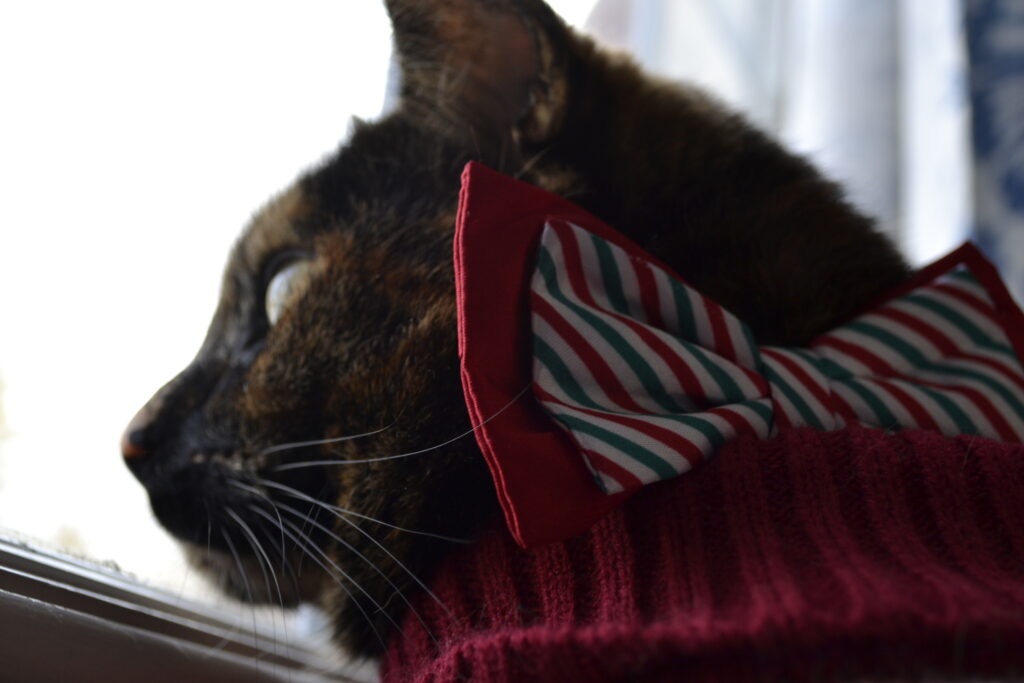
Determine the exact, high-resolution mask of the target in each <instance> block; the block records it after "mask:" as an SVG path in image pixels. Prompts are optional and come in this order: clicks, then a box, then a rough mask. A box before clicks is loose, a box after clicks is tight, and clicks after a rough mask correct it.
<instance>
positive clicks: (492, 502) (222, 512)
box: [122, 0, 908, 657]
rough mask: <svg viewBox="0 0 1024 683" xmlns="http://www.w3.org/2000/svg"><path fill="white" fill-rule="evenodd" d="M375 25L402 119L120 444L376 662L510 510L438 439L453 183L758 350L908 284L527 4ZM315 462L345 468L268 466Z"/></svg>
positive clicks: (450, 329)
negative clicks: (600, 225) (650, 266)
mask: <svg viewBox="0 0 1024 683" xmlns="http://www.w3.org/2000/svg"><path fill="white" fill-rule="evenodd" d="M386 6H387V10H388V12H389V14H390V17H391V20H392V24H393V28H394V43H395V48H396V54H397V58H398V61H399V65H400V67H401V89H400V100H399V103H398V104H397V106H396V108H395V109H394V110H393V111H392V112H391V113H389V114H387V115H385V116H383V117H382V118H380V119H379V120H377V121H374V122H370V123H366V122H356V124H355V125H354V128H353V131H352V133H351V135H350V137H349V139H348V140H347V142H345V143H344V144H343V146H342V147H341V148H340V149H339V150H338V151H337V152H336V153H335V154H334V155H333V156H331V157H330V158H328V159H327V160H326V161H324V162H323V163H321V164H320V165H319V166H318V167H316V168H314V169H313V170H311V171H309V172H308V173H306V174H305V175H303V176H302V177H301V178H299V179H298V181H297V182H296V183H295V184H294V185H293V186H292V187H291V188H290V189H287V190H286V191H284V192H283V193H282V194H280V195H279V196H278V197H276V198H275V199H273V200H272V201H271V202H270V203H269V204H268V205H267V206H266V207H265V208H264V209H263V210H262V211H261V212H260V213H259V214H258V215H257V216H256V218H255V219H254V220H253V221H252V223H251V225H249V226H248V227H247V229H246V230H245V232H244V234H243V235H242V237H241V238H240V240H239V241H238V243H237V244H236V246H235V247H234V249H233V251H232V253H231V255H230V259H229V262H228V265H227V269H226V272H225V276H224V280H223V285H222V291H221V296H220V302H219V305H218V308H217V310H216V313H215V315H214V318H213V321H212V323H211V325H210V328H209V331H208V333H207V336H206V339H205V341H204V342H203V344H202V346H201V348H200V350H199V352H198V355H197V356H196V358H195V360H194V361H193V362H192V363H191V364H190V365H189V366H188V367H187V368H186V369H185V370H184V371H183V372H182V373H181V374H180V375H178V376H177V377H176V378H174V379H173V380H171V381H170V382H169V383H168V384H167V385H166V386H164V387H163V388H162V389H160V390H159V391H158V392H157V393H156V394H155V396H154V397H153V398H152V399H151V400H150V401H149V403H147V404H146V406H144V407H143V409H142V410H141V411H140V412H139V413H138V415H137V416H136V417H135V418H134V419H133V420H132V422H131V424H130V425H129V426H128V428H127V430H126V432H125V435H124V437H123V440H122V450H123V454H124V457H125V459H126V461H127V464H128V466H129V467H130V469H131V470H132V472H133V473H134V474H135V475H136V476H137V477H138V479H139V480H140V481H141V482H142V483H143V484H144V485H145V487H146V488H147V490H148V493H149V496H150V501H151V505H152V509H153V511H154V513H155V515H156V517H157V518H158V519H159V520H160V522H161V523H162V524H163V525H164V526H165V527H166V528H167V529H168V530H169V531H170V532H171V533H172V534H173V535H174V536H176V537H177V538H178V539H180V541H181V542H182V544H183V546H184V547H185V550H186V554H187V555H188V556H189V558H190V560H191V561H192V562H193V563H194V564H195V565H197V566H199V567H201V568H203V569H204V570H205V571H206V572H207V573H208V574H209V575H210V576H211V577H213V578H214V579H215V580H217V581H218V582H219V583H220V585H221V586H222V587H223V589H224V590H225V591H227V592H228V593H229V594H232V595H234V596H236V597H238V598H241V599H243V600H248V601H253V602H268V603H279V604H280V605H282V606H290V605H296V604H298V603H300V602H313V603H316V604H319V605H320V606H321V607H323V608H324V609H325V610H326V611H327V613H328V614H329V616H330V618H331V619H332V621H333V623H334V625H335V629H336V635H337V642H338V643H339V644H340V645H342V646H343V647H344V648H345V649H347V650H349V651H350V652H351V653H354V654H356V655H361V656H368V657H372V656H375V655H379V654H380V653H381V651H382V648H384V647H385V644H386V642H387V639H388V637H389V636H390V634H392V633H393V632H394V630H395V624H396V622H398V621H399V620H400V619H401V617H402V615H403V613H404V612H405V610H407V609H408V597H409V596H410V595H411V594H412V593H413V591H416V590H421V589H422V587H423V582H426V581H428V580H429V577H430V572H431V568H432V567H433V566H435V564H436V562H437V561H438V559H439V558H440V557H441V556H442V555H443V554H444V553H445V552H446V551H448V550H449V549H450V548H451V547H452V541H451V540H446V539H445V538H439V537H438V536H444V537H452V538H456V539H471V538H472V537H473V536H474V534H476V533H478V532H479V530H480V529H482V528H483V527H484V526H485V525H487V524H488V523H489V522H492V521H493V520H494V519H496V517H497V515H498V509H497V504H496V499H495V494H494V489H493V485H492V484H491V481H490V478H489V476H488V473H487V470H486V467H485V464H484V461H483V459H482V457H481V455H480V453H479V452H478V450H477V448H476V445H475V442H474V440H473V438H472V436H466V437H464V438H460V439H455V440H452V439H453V437H454V436H457V435H459V434H465V433H466V432H467V430H469V428H470V425H469V420H468V417H467V414H466V410H465V408H464V404H463V398H462V389H461V385H460V379H459V368H458V358H457V354H456V304H455V296H454V284H453V271H452V237H453V230H454V224H455V212H456V204H457V201H458V192H459V177H460V172H461V170H462V168H463V166H464V165H465V164H466V163H467V162H469V161H471V160H476V161H481V162H483V163H485V164H487V165H490V166H492V167H494V168H496V169H497V170H500V171H503V172H506V173H509V174H511V175H515V176H517V177H519V178H521V179H523V180H525V181H527V182H530V183H532V184H535V185H537V186H540V187H542V188H545V189H547V190H549V191H551V192H554V193H557V194H560V195H562V196H565V197H568V198H570V199H572V200H573V201H575V202H576V203H578V204H580V205H581V206H583V207H584V208H586V209H588V210H589V211H590V212H592V213H594V214H595V215H597V216H598V217H599V218H601V219H603V220H604V221H605V222H606V223H608V224H610V225H612V226H614V227H616V228H617V229H619V230H621V231H623V232H624V233H625V234H626V235H627V236H628V237H630V238H631V239H633V240H634V241H636V242H637V243H639V244H640V245H641V246H643V247H644V248H646V249H647V250H648V251H649V252H650V253H652V254H653V255H654V256H656V257H657V258H659V259H661V260H662V261H663V262H665V263H667V264H668V265H669V266H670V267H671V268H673V269H674V270H676V271H677V272H679V273H682V274H683V276H684V277H685V278H686V279H687V280H688V281H689V282H690V283H691V284H693V285H694V286H695V287H696V288H697V289H699V290H701V291H702V292H703V293H705V294H707V295H708V296H710V297H712V298H713V299H715V300H717V301H719V302H721V303H722V304H724V305H725V306H726V308H728V309H729V310H731V311H732V312H733V313H735V314H736V315H737V316H739V317H740V318H741V319H743V320H745V321H746V322H748V323H749V324H750V325H751V327H752V329H753V330H754V333H755V336H756V337H757V338H758V340H759V341H761V342H763V343H799V342H803V341H807V340H808V339H809V338H811V337H812V336H814V335H815V334H816V333H819V332H821V331H823V330H825V329H827V328H828V327H830V326H832V325H834V324H836V323H837V322H840V321H842V320H843V319H845V318H847V317H849V316H851V315H852V314H853V313H854V312H856V311H857V310H858V309H859V308H860V307H862V306H863V305H864V304H865V303H867V302H869V301H870V300H872V299H874V298H876V297H877V296H879V295H880V294H881V293H883V292H885V291H886V290H887V289H889V288H891V287H893V286H894V285H897V284H898V283H899V282H901V281H902V280H904V279H905V278H906V277H907V276H908V267H907V265H906V264H905V262H904V261H903V259H902V258H901V256H900V255H899V253H898V252H897V250H896V249H895V248H894V247H893V246H892V245H891V244H890V242H889V241H888V240H887V239H886V238H885V237H883V236H882V235H881V234H880V233H879V232H877V231H876V230H875V228H874V227H873V225H872V223H871V221H869V220H868V219H867V218H865V217H863V216H861V215H860V214H858V213H857V211H855V210H854V209H853V208H852V207H850V206H849V205H848V204H847V203H846V202H845V201H844V199H843V197H842V194H841V191H840V190H839V188H838V187H837V186H835V185H834V184H833V183H831V182H829V181H827V180H825V179H823V178H822V176H821V175H819V173H818V172H817V171H816V170H814V169H813V168H812V167H811V166H810V165H809V164H808V163H807V162H806V161H804V160H802V159H801V158H799V157H796V156H794V155H792V154H790V153H788V152H786V151H784V150H783V149H782V148H781V147H780V146H779V145H778V144H777V143H775V142H773V141H772V140H771V139H769V138H768V137H767V136H766V135H764V134H763V133H761V132H759V131H758V130H756V129H755V128H753V127H752V126H750V125H749V124H748V123H747V122H745V121H744V119H743V118H741V117H740V116H738V115H736V114H733V113H730V112H728V111H727V110H726V109H724V108H723V107H722V106H720V105H719V104H718V103H717V102H716V101H715V100H714V99H713V98H712V97H710V96H708V95H706V94H703V93H702V92H700V91H698V90H695V89H692V88H689V87H686V86H682V85H677V84H674V83H669V82H666V81H662V80H659V79H656V78H652V77H650V76H647V75H644V74H643V73H641V71H640V70H639V69H638V68H637V67H636V66H635V65H634V64H633V63H631V62H630V61H629V60H628V59H627V58H625V57H622V56H616V55H612V54H608V53H606V52H604V51H602V50H601V49H600V48H599V47H597V46H596V45H595V43H593V42H592V41H591V40H590V39H588V38H586V37H584V36H582V35H580V34H577V33H576V32H574V31H573V30H571V29H569V28H568V27H567V26H566V25H565V24H564V23H563V22H562V20H561V19H559V18H558V17H557V16H556V15H555V14H554V12H553V11H552V10H551V9H550V8H549V7H548V6H547V5H546V4H545V3H544V2H542V1H541V0H387V2H386ZM339 82H340V79H339ZM339 87H340V86H339ZM438 444H446V445H444V446H443V447H440V448H432V447H434V446H436V445H438ZM414 451H423V452H422V453H419V454H417V455H415V456H410V457H400V458H391V459H388V456H394V455H401V454H405V453H410V452H414ZM324 459H331V460H336V461H347V463H348V464H346V465H334V464H330V465H322V466H305V467H303V466H297V467H291V468H286V469H280V468H281V467H282V466H283V465H300V464H301V463H304V462H307V461H317V460H324ZM331 506H337V508H338V509H345V510H348V511H351V514H347V513H346V514H335V513H336V512H337V510H336V509H334V508H332V507H331Z"/></svg>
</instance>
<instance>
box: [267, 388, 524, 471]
mask: <svg viewBox="0 0 1024 683" xmlns="http://www.w3.org/2000/svg"><path fill="white" fill-rule="evenodd" d="M530 386H531V385H529V384H528V385H526V386H525V387H523V389H522V391H520V392H519V393H518V394H516V395H515V396H513V397H512V399H511V400H510V401H509V402H508V403H506V404H505V405H503V406H502V407H501V408H499V409H498V410H497V411H496V412H495V413H494V414H493V415H491V416H490V417H488V418H487V419H486V420H484V421H483V422H481V423H480V424H478V425H475V426H473V427H472V428H470V429H468V430H466V431H465V432H463V433H461V434H459V435H458V436H456V437H453V438H451V439H448V440H447V441H445V442H443V443H439V444H437V445H435V446H430V447H428V448H421V449H419V450H415V451H409V452H406V453H397V454H395V455H384V456H380V457H377V458H360V459H356V460H339V459H334V460H306V461H303V462H292V463H287V464H284V465H276V466H274V467H272V468H271V471H273V472H283V471H285V470H297V469H300V468H304V467H320V466H323V465H363V464H366V463H371V462H384V461H386V460H398V459H400V458H409V457H412V456H414V455H421V454H423V453H429V452H430V451H436V450H438V449H439V448H444V447H445V446H448V445H450V444H453V443H455V442H456V441H459V440H460V439H464V438H466V437H467V436H469V435H470V434H472V433H474V432H475V431H477V430H478V429H480V428H481V427H483V426H484V425H486V424H487V423H488V422H490V421H491V420H493V419H494V418H496V417H498V416H499V415H501V414H502V413H503V412H505V411H506V410H508V408H509V407H510V406H511V405H512V404H513V403H515V402H516V401H518V400H519V399H520V398H522V396H523V395H524V394H525V393H526V392H527V391H529V389H530Z"/></svg>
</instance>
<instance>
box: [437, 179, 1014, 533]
mask: <svg viewBox="0 0 1024 683" xmlns="http://www.w3.org/2000/svg"><path fill="white" fill-rule="evenodd" d="M456 268H457V275H458V282H459V330H460V354H461V356H462V372H463V386H464V388H465V393H466V400H467V405H468V407H469V410H470V414H471V417H472V418H473V421H474V424H475V425H476V426H477V429H476V434H477V441H478V443H479V444H480V446H481V449H482V450H483V452H484V455H485V457H486V458H487V460H488V464H489V466H490V468H491V472H492V475H493V476H494V478H495V483H496V485H497V488H498V493H499V497H500V498H501V501H502V505H503V507H504V510H505V515H506V519H507V521H508V523H509V528H510V529H511V531H512V533H513V535H514V536H515V537H516V539H517V540H518V541H519V542H520V543H521V544H523V545H530V544H535V543H540V542H544V541H548V540H555V539H559V538H565V537H567V536H571V535H573V534H575V533H578V532H580V531H582V530H584V529H586V528H587V527H588V526H589V525H590V524H591V523H592V522H593V521H596V519H597V518H599V517H600V516H601V515H603V514H604V512H605V511H606V510H607V509H609V508H610V507H612V506H614V505H617V504H618V503H619V502H621V500H622V499H624V498H625V497H626V496H628V495H630V494H631V493H633V492H635V491H636V490H637V489H639V488H640V487H642V486H643V485H645V484H648V483H651V482H655V481H659V480H662V479H666V478H670V477H674V476H677V475H679V474H681V473H683V472H685V471H687V470H689V469H690V468H691V467H693V466H694V465H695V464H697V463H698V462H700V461H701V460H703V459H705V458H708V457H709V456H711V455H713V454H714V451H715V450H716V449H717V448H718V447H720V446H721V445H722V444H724V443H726V442H727V441H729V440H731V439H734V438H737V437H739V436H742V435H752V436H755V437H758V438H769V437H771V436H772V435H773V434H775V433H776V432H777V431H778V430H780V429H788V428H793V427H813V428H816V429H820V430H833V429H839V428H842V427H844V426H846V425H850V424H861V425H865V426H869V427H878V428H883V429H905V428H920V429H929V430H934V431H937V432H940V433H942V434H945V435H948V436H955V435H959V434H974V435H980V436H985V437H989V438H994V439H999V440H1003V441H1013V442H1021V441H1024V369H1022V367H1021V362H1020V360H1019V358H1020V356H1019V354H1018V351H1019V350H1020V349H1022V348H1024V345H1022V344H1021V343H1020V342H1021V339H1020V334H1021V331H1022V330H1024V326H1022V325H1021V320H1022V317H1021V313H1020V311H1019V309H1018V308H1017V307H1016V305H1015V304H1014V303H1013V301H1012V299H1011V298H1010V297H1009V295H1008V294H1007V292H1006V290H1005V288H1004V287H1003V286H1002V283H1001V282H1000V281H999V279H998V276H997V275H996V274H995V271H994V269H993V268H992V266H991V265H990V264H989V263H988V262H986V261H985V260H984V258H983V257H982V256H981V254H980V253H979V252H978V251H977V250H975V249H974V248H973V247H970V246H965V247H963V248H961V249H960V250H958V251H957V252H954V254H952V255H950V256H949V257H947V258H946V259H943V260H942V261H940V262H939V263H937V264H935V265H934V266H931V267H929V268H926V269H925V270H923V271H922V272H921V273H920V274H919V276H918V277H916V278H914V280H913V282H912V283H910V284H909V285H907V286H906V287H905V288H902V289H901V292H899V293H898V294H897V295H895V296H894V297H892V298H889V299H888V300H887V301H886V302H885V303H883V304H880V305H878V306H877V307H875V308H873V309H872V310H870V311H869V312H867V313H864V314H863V315H861V316H859V317H857V318H856V319H854V320H853V321H851V322H849V323H847V324H845V325H843V326H842V327H840V328H839V329H837V330H835V331H833V332H830V333H828V334H825V335H823V336H821V337H819V338H818V339H816V340H814V342H813V343H812V344H811V345H810V346H809V347H808V348H806V349H795V348H781V347H758V346H756V345H755V344H754V342H753V338H752V336H751V334H750V332H749V330H748V329H747V328H746V326H745V325H743V323H742V322H740V321H739V320H737V319H736V318H735V317H734V316H732V315H731V314H730V313H729V312H728V311H726V310H724V309H723V308H722V307H720V306H719V305H717V304H716V303H715V302H713V301H711V300H710V299H708V298H706V297H704V296H702V295H701V294H700V293H698V292H697V291H695V290H694V289H693V288H691V287H689V286H688V285H686V284H685V282H683V281H682V280H681V279H680V278H678V277H676V276H675V275H674V274H672V273H670V272H669V271H668V270H667V269H666V268H663V267H661V266H660V265H658V264H657V263H655V262H654V261H653V260H652V259H651V258H650V257H649V256H648V255H647V254H645V253H644V252H643V251H642V250H640V249H639V248H638V247H636V246H635V245H633V244H631V243H630V242H629V241H628V240H627V239H625V238H624V237H623V236H621V235H620V234H618V233H616V232H615V231H613V230H611V229H610V228H608V227H607V226H605V225H603V224H602V223H600V222H599V221H597V220H596V219H594V218H593V217H591V216H589V215H587V214H585V213H584V212H582V211H581V210H580V209H578V208H577V207H574V206H573V205H571V204H569V203H568V202H565V201H564V200H560V199H557V198H554V197H552V196H551V195H547V194H546V193H543V192H541V191H539V190H537V189H536V188H532V187H529V186H525V185H523V184H521V183H516V182H515V181H512V180H510V179H506V178H504V177H503V176H499V175H497V174H495V173H493V172H492V171H487V170H486V169H483V168H482V167H478V166H471V167H469V168H467V171H466V173H465V175H464V186H463V195H462V204H461V208H460V218H459V226H458V232H457V235H456ZM485 296H490V298H491V300H490V301H489V302H488V301H485V300H484V299H483V298H481V297H485ZM502 316H504V317H505V320H504V321H503V320H501V317H502ZM508 340H511V344H510V343H509V341H508ZM502 347H504V348H502ZM524 384H529V386H530V389H531V392H530V393H532V395H533V399H534V400H529V399H524V400H514V399H515V397H516V396H517V393H516V392H517V391H519V392H520V393H521V390H522V387H523V386H524ZM570 461H571V462H570ZM574 465H575V467H574ZM584 487H587V488H586V489H585V488H584ZM602 499H603V500H602Z"/></svg>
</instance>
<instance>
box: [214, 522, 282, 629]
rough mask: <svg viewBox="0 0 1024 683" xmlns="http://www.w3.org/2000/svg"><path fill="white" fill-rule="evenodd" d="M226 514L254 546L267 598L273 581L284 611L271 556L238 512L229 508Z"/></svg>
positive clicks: (279, 586)
mask: <svg viewBox="0 0 1024 683" xmlns="http://www.w3.org/2000/svg"><path fill="white" fill-rule="evenodd" d="M225 512H227V513H228V516H229V517H231V519H233V520H234V521H235V524H237V525H238V526H239V527H241V529H242V533H243V534H244V535H245V537H246V539H247V540H248V541H249V545H251V546H252V549H253V552H254V553H255V554H256V560H257V563H258V564H259V567H260V572H261V573H262V574H263V580H264V581H265V582H266V584H267V597H268V598H269V597H270V595H271V592H270V579H273V580H274V589H275V591H276V592H277V598H278V601H279V602H280V603H281V609H284V595H283V594H282V593H281V585H280V584H279V583H278V581H277V574H275V573H274V565H273V563H272V562H271V561H270V556H269V555H267V552H266V550H264V549H263V545H262V544H261V543H260V541H259V538H258V537H257V536H256V534H255V533H253V530H252V528H251V527H250V526H249V525H248V524H246V523H245V520H244V519H242V518H241V517H240V516H239V515H238V513H237V512H235V511H234V510H232V509H231V508H227V509H226V510H225ZM264 562H266V569H264V568H263V564H264ZM268 572H269V574H268Z"/></svg>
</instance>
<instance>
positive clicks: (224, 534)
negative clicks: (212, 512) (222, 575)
mask: <svg viewBox="0 0 1024 683" xmlns="http://www.w3.org/2000/svg"><path fill="white" fill-rule="evenodd" d="M220 535H221V536H222V537H223V538H224V542H225V543H226V544H227V546H228V550H230V551H231V557H232V558H234V561H235V567H236V568H237V569H238V577H239V578H240V579H241V581H242V587H243V588H244V589H245V597H246V599H247V600H248V602H249V604H250V605H252V606H253V607H252V633H253V637H254V638H256V639H257V640H258V639H259V636H258V635H257V634H258V633H259V631H257V630H256V607H255V603H253V601H252V589H251V588H250V587H249V579H248V578H247V577H246V574H245V566H244V565H243V564H242V558H241V556H240V555H239V554H238V550H236V549H235V544H234V543H233V542H232V541H231V535H230V534H229V533H228V532H227V530H226V529H224V527H223V526H222V527H221V528H220Z"/></svg>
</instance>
